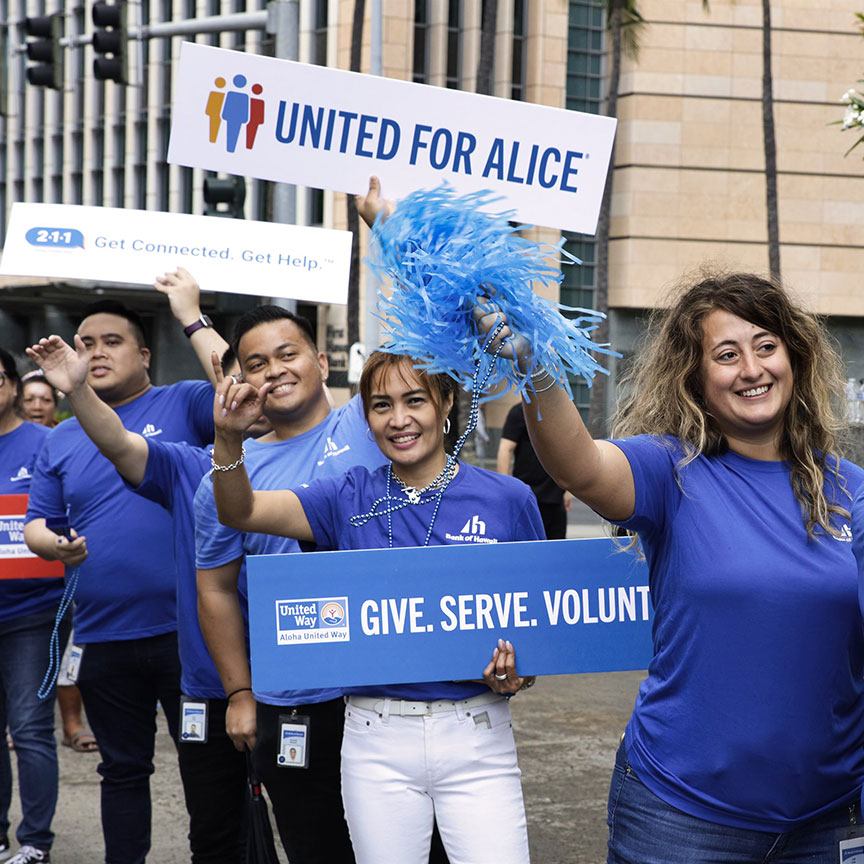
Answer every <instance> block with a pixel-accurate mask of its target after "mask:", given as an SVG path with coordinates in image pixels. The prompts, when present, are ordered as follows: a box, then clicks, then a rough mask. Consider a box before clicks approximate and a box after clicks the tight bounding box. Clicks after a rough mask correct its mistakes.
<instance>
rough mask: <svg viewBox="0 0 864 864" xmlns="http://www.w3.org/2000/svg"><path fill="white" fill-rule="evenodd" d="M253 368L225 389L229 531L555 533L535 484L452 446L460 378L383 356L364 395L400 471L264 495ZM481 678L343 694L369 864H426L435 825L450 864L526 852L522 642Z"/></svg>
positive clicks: (327, 542) (354, 810) (418, 540)
mask: <svg viewBox="0 0 864 864" xmlns="http://www.w3.org/2000/svg"><path fill="white" fill-rule="evenodd" d="M217 374H219V373H217ZM246 377H247V379H248V380H247V382H246V383H238V382H236V381H235V380H233V379H231V378H228V379H226V380H224V381H221V382H220V383H219V384H218V386H217V397H216V405H215V421H216V442H215V447H214V451H213V468H214V470H213V490H214V495H215V498H216V505H217V508H218V511H219V518H220V520H221V521H222V522H223V523H224V524H226V525H230V526H232V527H234V528H237V529H240V530H243V531H254V532H263V533H270V534H279V535H282V536H287V537H294V538H296V539H298V540H302V541H307V542H313V543H315V544H316V546H317V548H318V549H380V548H388V547H396V546H403V547H404V546H428V545H444V544H447V543H454V542H470V541H471V540H472V538H471V537H470V536H469V537H467V538H465V537H462V536H459V528H460V527H461V526H463V525H465V524H466V520H467V522H471V520H472V519H474V518H476V519H477V520H478V522H479V523H482V524H483V530H484V531H485V536H486V538H488V539H494V540H497V541H498V542H508V541H516V540H536V539H542V537H543V527H542V522H541V520H540V514H539V511H538V509H537V505H536V501H535V499H534V497H533V494H532V493H531V490H530V489H529V488H528V487H527V486H525V485H524V484H522V483H521V482H519V481H517V480H515V479H514V478H512V477H502V476H501V475H498V474H493V473H492V472H488V471H483V470H480V469H478V468H474V467H473V466H471V465H466V464H465V463H462V462H457V461H456V460H455V459H454V458H453V457H452V456H450V455H448V454H447V453H446V452H445V449H444V435H445V433H446V431H447V430H448V429H449V425H450V424H449V419H448V414H449V413H450V409H451V408H452V405H453V396H454V383H453V381H452V379H450V378H449V377H448V376H446V375H431V374H427V373H426V372H423V371H419V370H417V369H415V368H413V361H412V360H411V359H410V358H408V357H404V356H400V355H394V354H387V353H382V352H375V353H374V354H373V355H372V357H371V358H370V360H369V361H368V363H367V365H366V367H365V368H364V370H363V376H362V378H361V381H360V392H361V396H362V399H363V406H364V410H365V414H366V417H367V419H368V422H369V426H370V429H371V430H372V433H373V434H374V436H375V441H376V443H377V444H378V446H379V447H380V448H381V450H382V452H383V453H384V455H385V456H386V457H388V459H389V460H390V462H389V464H388V465H387V466H384V467H382V468H379V469H377V470H375V471H373V472H369V471H368V470H367V469H365V468H363V467H355V468H352V469H351V470H350V471H349V472H348V473H347V474H345V475H343V476H342V477H338V478H333V479H326V480H318V481H315V482H313V483H311V484H309V485H308V486H305V487H299V488H297V489H295V490H294V491H288V490H282V491H269V492H268V491H254V492H253V490H252V488H251V486H250V484H249V480H248V477H247V475H246V471H245V469H244V467H243V461H244V452H243V449H242V439H243V432H244V430H245V428H246V427H247V426H248V425H249V424H251V423H252V422H254V420H255V419H256V418H257V417H258V416H259V415H260V413H261V406H262V405H263V403H264V401H265V399H266V396H267V393H268V391H269V390H270V387H271V383H270V382H269V381H268V380H267V379H266V376H265V374H264V372H263V371H262V373H261V374H260V376H259V375H257V373H254V372H253V374H252V375H251V376H250V375H247V376H246ZM259 379H260V380H259ZM256 384H257V385H258V387H257V389H256V386H255V385H256ZM454 526H455V529H454ZM448 531H450V532H453V533H451V534H448ZM454 535H456V536H454ZM418 662H421V661H419V660H418ZM478 671H479V670H478ZM373 677H374V673H373ZM483 679H484V682H485V683H484V682H480V681H459V682H453V681H447V682H436V683H421V684H412V683H402V684H396V685H387V686H375V687H355V688H349V689H348V690H347V691H346V692H347V693H349V695H348V698H347V702H348V704H347V708H346V714H345V738H344V743H343V749H342V794H343V799H344V802H345V811H346V817H347V820H348V825H349V828H350V831H351V841H352V844H353V846H354V851H355V855H356V858H357V861H358V864H366V862H369V864H371V862H375V864H382V862H393V864H410V862H418V864H419V862H425V861H426V860H428V855H429V843H430V838H431V835H432V826H433V819H437V822H438V826H439V830H440V833H441V837H442V839H443V841H444V845H445V847H446V849H447V854H448V857H449V859H450V861H451V862H452V864H458V862H464V864H468V862H470V864H483V862H489V864H493V862H494V864H510V862H513V864H522V862H527V861H528V860H529V856H528V840H527V832H526V820H525V811H524V806H523V802H522V789H521V782H520V772H519V767H518V764H517V761H516V747H515V743H514V740H513V732H512V727H511V720H510V710H509V706H508V703H507V698H506V697H507V696H508V695H510V694H512V693H515V692H517V691H518V690H519V689H521V688H522V687H523V686H526V683H527V684H530V683H531V682H530V681H528V680H527V679H523V678H521V677H520V676H519V675H518V673H517V671H516V665H515V656H514V652H513V648H512V646H511V645H510V644H509V643H504V642H501V643H499V646H498V647H497V648H495V651H494V653H493V657H492V661H491V662H490V663H489V665H488V666H487V667H486V669H485V670H484V672H483ZM490 825H494V827H495V830H494V831H491V832H490V831H489V830H488V826H490Z"/></svg>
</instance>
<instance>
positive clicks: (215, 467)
mask: <svg viewBox="0 0 864 864" xmlns="http://www.w3.org/2000/svg"><path fill="white" fill-rule="evenodd" d="M245 461H246V447H245V446H242V447H241V448H240V458H239V459H238V460H237V461H236V462H232V463H231V464H230V465H217V464H216V457H215V456H214V455H213V454H212V453H211V454H210V465H211V468H210V473H211V474H212V473H213V472H214V471H233V470H234V469H235V468H239V467H240V466H241V465H242V464H243V463H244V462H245Z"/></svg>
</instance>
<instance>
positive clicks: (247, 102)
mask: <svg viewBox="0 0 864 864" xmlns="http://www.w3.org/2000/svg"><path fill="white" fill-rule="evenodd" d="M231 84H232V86H231V87H230V88H228V82H227V81H226V80H225V79H224V78H223V77H222V76H221V75H220V76H219V77H218V78H216V79H215V80H214V82H213V89H212V90H211V91H210V94H209V95H208V97H207V106H206V108H205V110H204V113H205V114H206V115H207V117H209V118H210V143H211V144H215V143H216V142H217V141H218V140H219V136H220V134H221V132H222V130H223V128H224V130H225V149H226V150H227V151H228V152H229V153H234V152H236V150H237V144H238V142H240V140H241V137H240V136H241V132H243V131H244V128H245V133H246V134H245V136H244V137H245V142H244V143H245V145H246V149H247V150H251V149H252V148H253V147H254V146H255V136H256V135H257V134H258V129H259V127H260V126H261V124H262V123H263V122H264V100H263V99H261V98H260V97H261V94H262V93H263V92H264V88H263V87H262V86H261V85H260V84H253V85H252V87H251V88H250V92H247V84H248V81H247V79H246V76H245V75H235V76H234V77H233V78H232V79H231ZM226 88H227V89H226Z"/></svg>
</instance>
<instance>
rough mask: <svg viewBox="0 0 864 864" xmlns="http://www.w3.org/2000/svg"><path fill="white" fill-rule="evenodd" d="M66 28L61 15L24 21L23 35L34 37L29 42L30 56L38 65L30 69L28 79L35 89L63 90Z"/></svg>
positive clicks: (28, 68) (57, 13) (60, 13)
mask: <svg viewBox="0 0 864 864" xmlns="http://www.w3.org/2000/svg"><path fill="white" fill-rule="evenodd" d="M63 29H64V28H63V13H62V12H55V13H54V14H53V15H42V16H40V17H38V18H25V19H24V32H25V33H26V34H27V35H28V36H33V37H35V38H34V39H33V40H31V41H28V42H27V57H28V59H30V60H33V61H35V63H36V65H35V66H28V67H27V80H28V81H29V82H30V83H31V84H33V85H35V86H36V87H51V88H52V89H54V90H62V89H63V77H64V71H65V70H64V65H65V55H64V51H63V44H62V40H63Z"/></svg>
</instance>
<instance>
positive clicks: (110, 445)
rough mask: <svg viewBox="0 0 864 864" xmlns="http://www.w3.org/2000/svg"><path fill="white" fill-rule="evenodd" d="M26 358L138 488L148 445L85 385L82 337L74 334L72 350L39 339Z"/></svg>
mask: <svg viewBox="0 0 864 864" xmlns="http://www.w3.org/2000/svg"><path fill="white" fill-rule="evenodd" d="M27 355H28V356H29V357H31V358H32V359H33V360H35V361H36V362H37V363H38V364H39V365H40V366H41V367H42V370H43V372H44V373H45V379H46V380H47V381H48V383H49V384H51V386H52V387H56V388H57V389H58V390H61V391H62V392H63V393H65V394H66V397H67V399H68V400H69V405H70V407H71V408H72V411H73V412H74V413H75V416H76V417H77V418H78V422H79V423H80V424H81V428H82V429H83V430H84V432H85V434H86V435H87V437H88V438H89V439H90V440H91V441H92V442H93V443H94V444H95V445H96V446H97V447H98V448H99V452H100V453H101V454H102V455H103V456H104V457H105V458H106V459H108V460H109V461H110V462H111V463H112V464H113V465H114V467H115V468H116V469H117V471H118V472H119V473H120V475H121V476H122V477H124V478H125V479H126V480H128V481H129V482H130V483H132V484H133V485H135V486H138V485H140V483H141V482H142V481H143V480H144V472H145V471H146V469H147V457H148V455H149V450H148V448H147V441H146V440H145V439H144V438H143V437H142V436H141V435H138V434H136V433H135V432H130V431H129V430H128V429H126V428H125V427H124V426H123V423H122V421H121V420H120V418H119V417H118V416H117V414H116V413H115V411H114V410H113V409H112V408H109V407H108V406H107V405H106V404H105V403H104V402H103V401H102V400H101V399H100V398H99V397H98V396H97V395H96V393H95V391H94V390H93V388H92V387H91V386H90V385H89V384H88V383H87V369H88V366H89V359H88V356H87V349H86V348H85V347H84V343H83V342H82V341H81V337H80V336H78V334H77V333H76V334H75V348H74V349H73V348H72V347H71V346H69V345H67V344H66V343H65V342H64V341H63V340H62V339H61V338H60V337H59V336H50V337H48V338H47V339H40V340H39V342H37V343H36V344H35V345H33V346H32V347H31V348H28V349H27Z"/></svg>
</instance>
